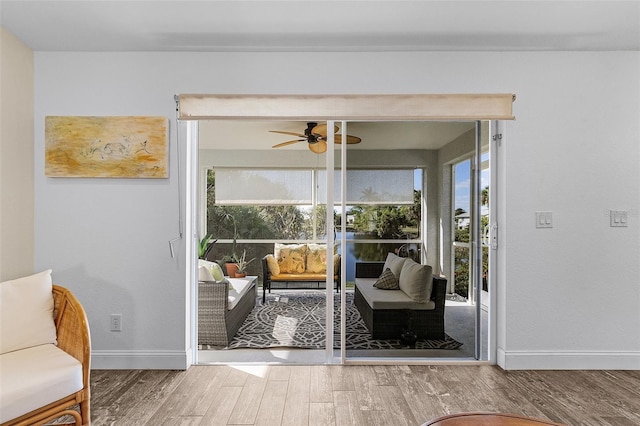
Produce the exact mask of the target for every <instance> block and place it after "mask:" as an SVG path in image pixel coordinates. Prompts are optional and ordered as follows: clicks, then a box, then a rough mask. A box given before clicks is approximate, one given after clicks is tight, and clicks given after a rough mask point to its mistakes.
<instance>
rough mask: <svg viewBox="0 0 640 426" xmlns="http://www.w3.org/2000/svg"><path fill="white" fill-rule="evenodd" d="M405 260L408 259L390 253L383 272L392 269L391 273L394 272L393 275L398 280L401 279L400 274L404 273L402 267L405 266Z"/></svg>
mask: <svg viewBox="0 0 640 426" xmlns="http://www.w3.org/2000/svg"><path fill="white" fill-rule="evenodd" d="M405 260H407V258H406V257H400V256H396V255H395V254H393V253H389V254H387V260H385V262H384V266H383V267H382V270H383V271H384V270H386V269H387V268H389V269H391V272H393V275H395V276H396V278H398V279H400V273H401V272H402V265H404V262H405Z"/></svg>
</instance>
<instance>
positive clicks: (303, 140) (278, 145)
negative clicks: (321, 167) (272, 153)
mask: <svg viewBox="0 0 640 426" xmlns="http://www.w3.org/2000/svg"><path fill="white" fill-rule="evenodd" d="M306 141H307V140H306V139H297V140H295V141H287V142H282V143H279V144H277V145H274V146H272V147H271V148H280V147H281V146H287V145H291V144H294V143H298V142H306Z"/></svg>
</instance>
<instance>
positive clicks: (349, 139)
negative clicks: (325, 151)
mask: <svg viewBox="0 0 640 426" xmlns="http://www.w3.org/2000/svg"><path fill="white" fill-rule="evenodd" d="M361 141H362V139H360V138H359V137H357V136H351V135H347V143H348V144H354V143H360V142H361ZM335 143H342V135H335Z"/></svg>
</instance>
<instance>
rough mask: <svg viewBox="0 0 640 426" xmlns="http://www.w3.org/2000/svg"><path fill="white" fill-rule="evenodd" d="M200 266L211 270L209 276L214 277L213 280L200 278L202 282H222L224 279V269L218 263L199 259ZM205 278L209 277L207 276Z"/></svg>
mask: <svg viewBox="0 0 640 426" xmlns="http://www.w3.org/2000/svg"><path fill="white" fill-rule="evenodd" d="M198 266H199V267H202V266H204V267H206V268H207V269H208V270H209V274H210V275H211V276H212V277H213V279H212V280H204V279H202V278H199V280H200V281H220V280H221V279H223V278H224V273H223V272H222V267H221V266H220V265H218V263H217V262H211V261H209V260H204V259H198ZM205 277H207V276H206V275H205Z"/></svg>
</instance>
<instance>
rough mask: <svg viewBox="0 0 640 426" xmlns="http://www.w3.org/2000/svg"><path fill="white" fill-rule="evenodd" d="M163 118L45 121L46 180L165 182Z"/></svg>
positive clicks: (165, 124) (54, 118)
mask: <svg viewBox="0 0 640 426" xmlns="http://www.w3.org/2000/svg"><path fill="white" fill-rule="evenodd" d="M168 126H169V123H168V120H167V118H165V117H142V116H132V117H89V116H86V117H85V116H47V117H45V175H46V176H49V177H100V178H167V177H168V176H169V170H168V146H169V144H168Z"/></svg>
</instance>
